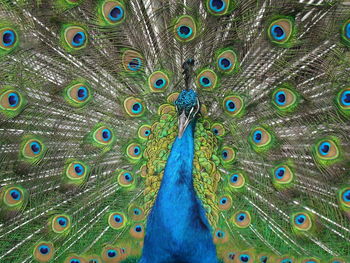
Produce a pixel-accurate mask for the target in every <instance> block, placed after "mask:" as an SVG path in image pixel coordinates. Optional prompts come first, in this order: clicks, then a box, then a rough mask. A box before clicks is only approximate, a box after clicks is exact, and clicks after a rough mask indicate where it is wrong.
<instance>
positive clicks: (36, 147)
mask: <svg viewBox="0 0 350 263" xmlns="http://www.w3.org/2000/svg"><path fill="white" fill-rule="evenodd" d="M30 149H31V151H32V153H33V154H35V155H38V154H39V153H40V151H41V145H40V143H39V142H31V143H30Z"/></svg>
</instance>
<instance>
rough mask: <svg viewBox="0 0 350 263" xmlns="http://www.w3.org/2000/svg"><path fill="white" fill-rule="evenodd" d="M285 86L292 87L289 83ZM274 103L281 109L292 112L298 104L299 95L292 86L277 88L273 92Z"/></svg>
mask: <svg viewBox="0 0 350 263" xmlns="http://www.w3.org/2000/svg"><path fill="white" fill-rule="evenodd" d="M284 86H288V87H291V86H290V85H289V84H284ZM272 97H273V105H274V106H275V107H276V108H277V109H278V110H280V111H284V112H291V111H293V110H294V109H295V108H296V107H297V106H298V100H299V97H298V95H297V93H296V92H295V91H294V90H293V89H292V87H291V88H284V87H283V88H277V89H276V90H275V91H274V92H273V93H272Z"/></svg>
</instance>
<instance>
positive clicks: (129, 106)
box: [124, 97, 145, 117]
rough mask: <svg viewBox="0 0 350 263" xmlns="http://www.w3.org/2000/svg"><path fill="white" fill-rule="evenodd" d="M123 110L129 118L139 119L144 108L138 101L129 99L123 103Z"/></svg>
mask: <svg viewBox="0 0 350 263" xmlns="http://www.w3.org/2000/svg"><path fill="white" fill-rule="evenodd" d="M124 109H125V111H126V113H127V114H128V115H129V116H130V117H139V116H142V114H143V113H144V111H145V110H144V106H143V103H142V102H141V100H140V99H137V98H133V97H129V98H127V99H126V100H125V101H124Z"/></svg>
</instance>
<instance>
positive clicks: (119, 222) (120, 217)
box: [108, 212, 127, 230]
mask: <svg viewBox="0 0 350 263" xmlns="http://www.w3.org/2000/svg"><path fill="white" fill-rule="evenodd" d="M126 222H127V220H126V217H125V215H124V214H122V213H118V212H113V213H110V214H109V216H108V224H109V226H110V227H111V228H113V229H116V230H118V229H121V228H123V227H124V226H125V224H126Z"/></svg>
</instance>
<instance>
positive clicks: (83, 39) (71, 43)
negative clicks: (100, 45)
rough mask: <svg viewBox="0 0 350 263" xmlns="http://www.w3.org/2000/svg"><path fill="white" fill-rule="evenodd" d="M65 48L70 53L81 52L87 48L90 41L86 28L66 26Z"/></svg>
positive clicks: (64, 34)
mask: <svg viewBox="0 0 350 263" xmlns="http://www.w3.org/2000/svg"><path fill="white" fill-rule="evenodd" d="M63 32H64V33H63V36H64V37H63V39H64V46H65V47H66V49H67V50H68V51H74V50H79V49H82V48H84V47H86V45H87V42H88V39H87V33H86V31H85V29H84V28H82V27H80V26H69V25H68V26H64V30H63Z"/></svg>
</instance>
